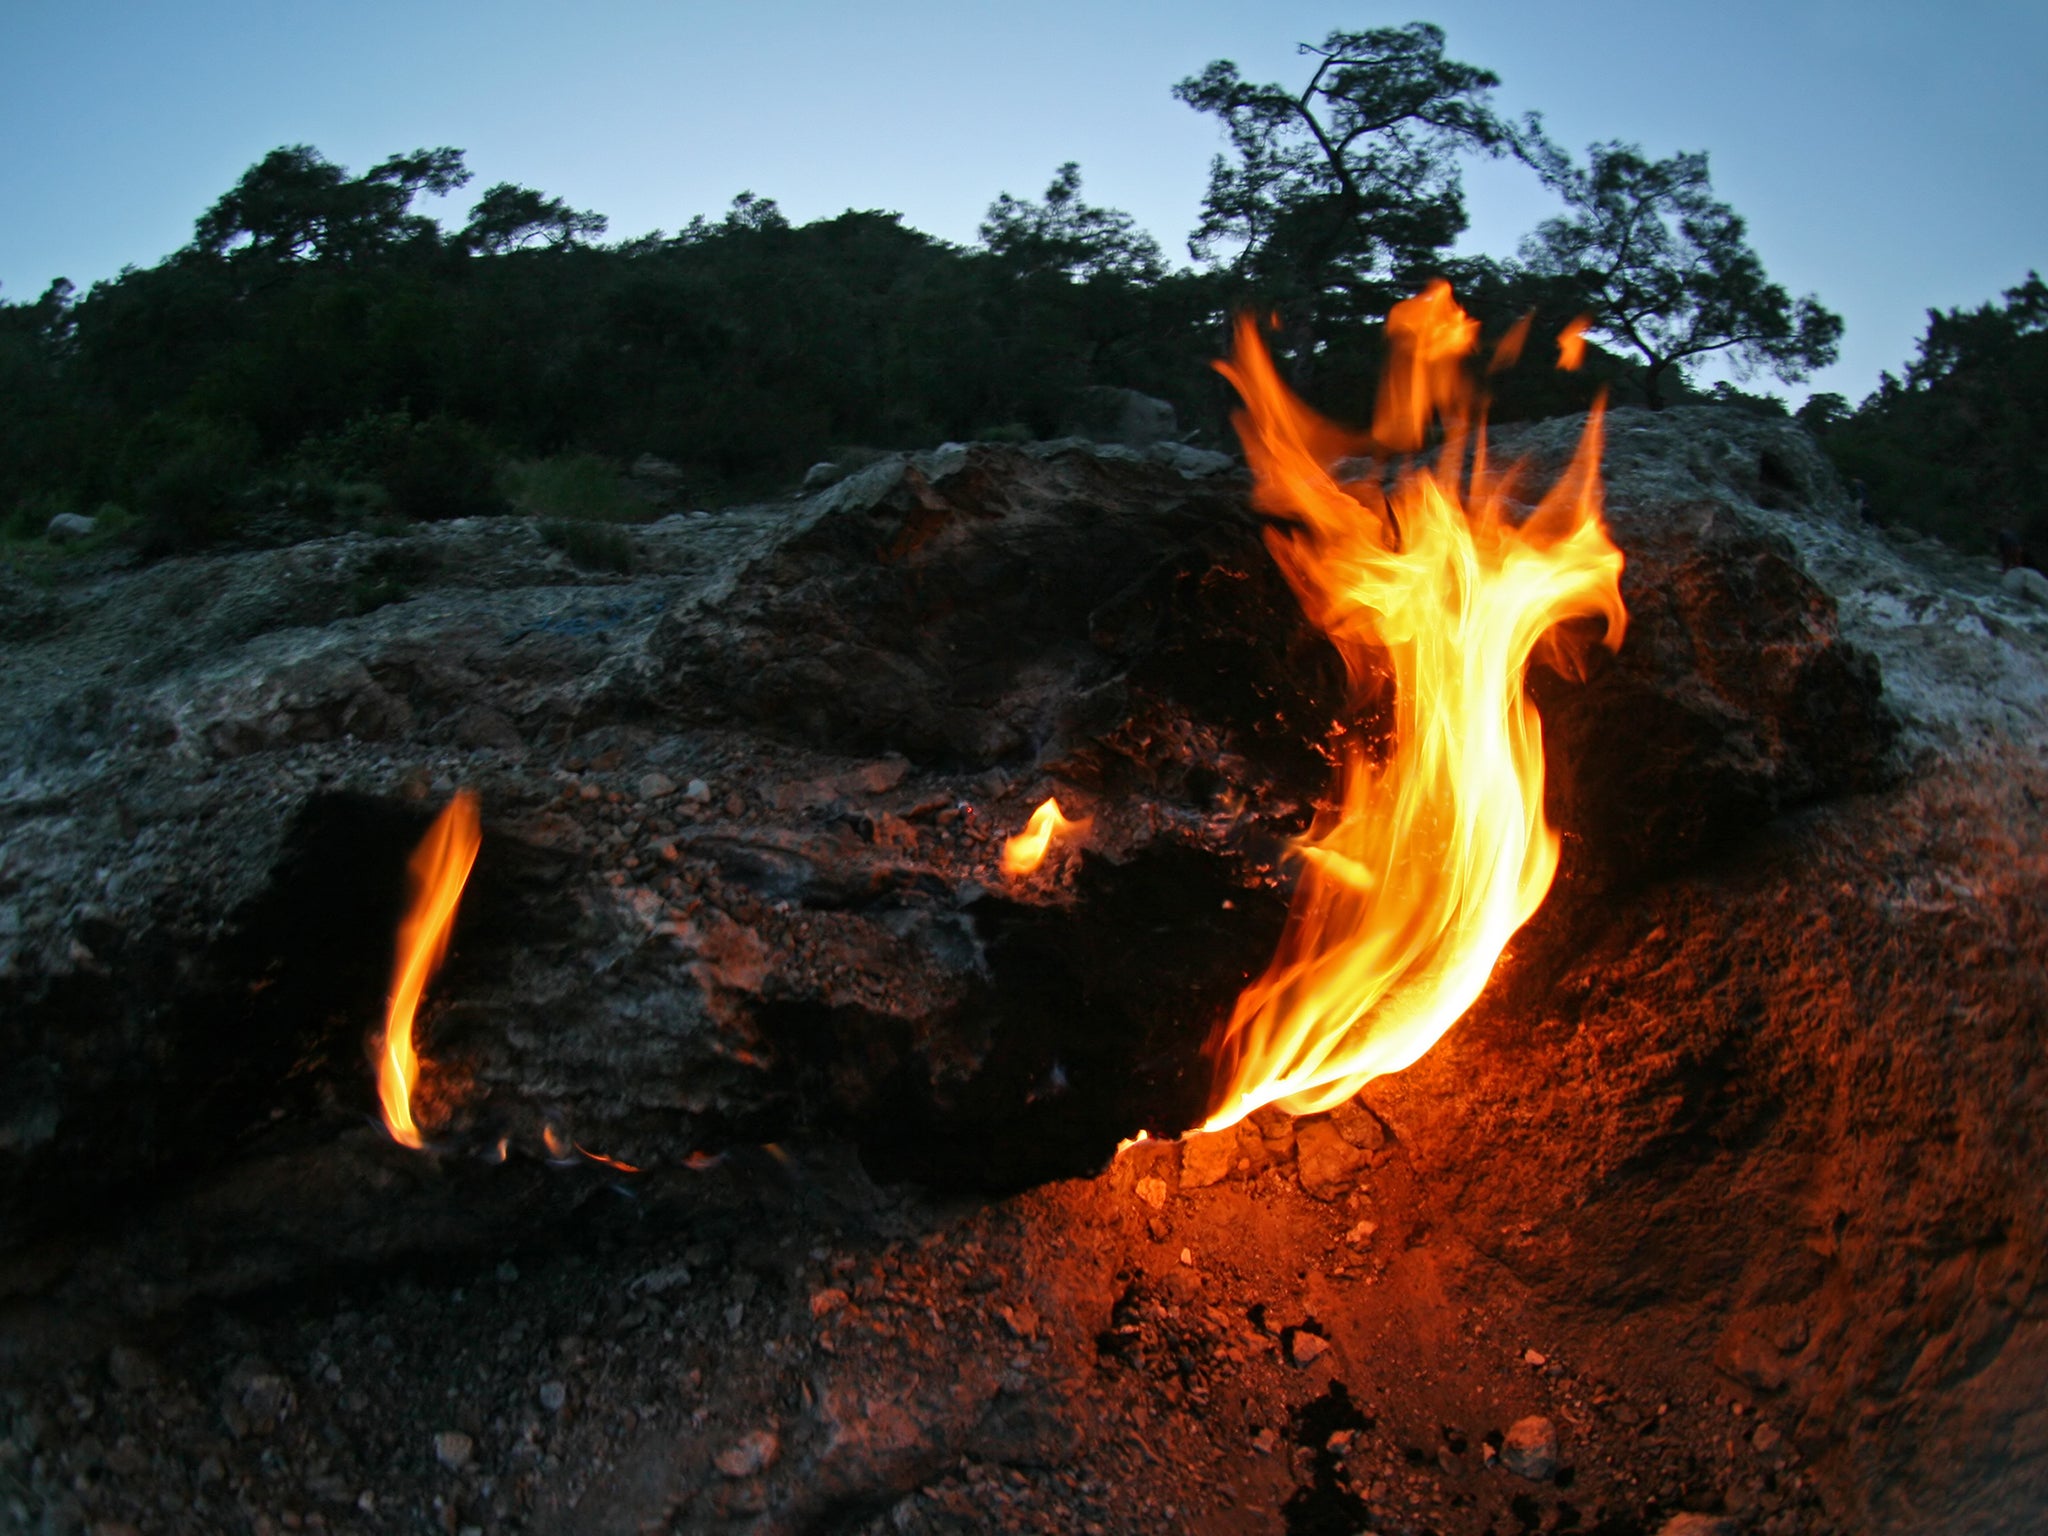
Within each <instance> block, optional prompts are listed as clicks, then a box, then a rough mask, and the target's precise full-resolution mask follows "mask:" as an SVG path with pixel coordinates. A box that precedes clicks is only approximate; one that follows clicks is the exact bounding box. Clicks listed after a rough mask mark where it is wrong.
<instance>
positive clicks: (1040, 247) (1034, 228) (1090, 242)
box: [980, 160, 1166, 283]
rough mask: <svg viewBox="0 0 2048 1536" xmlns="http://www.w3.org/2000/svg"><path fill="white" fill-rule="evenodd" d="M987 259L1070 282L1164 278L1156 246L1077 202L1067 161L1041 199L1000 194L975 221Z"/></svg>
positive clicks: (1114, 211)
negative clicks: (1028, 199) (1099, 279)
mask: <svg viewBox="0 0 2048 1536" xmlns="http://www.w3.org/2000/svg"><path fill="white" fill-rule="evenodd" d="M980 235H981V243H982V245H983V246H984V247H986V248H987V250H988V252H989V254H990V255H992V256H994V257H995V258H996V260H998V261H999V262H1002V263H1003V264H1004V265H1006V266H1008V267H1010V268H1012V269H1013V270H1015V271H1018V272H1021V273H1049V274H1056V275H1058V276H1060V277H1063V278H1067V279H1070V280H1076V281H1085V280H1087V279H1090V278H1105V277H1106V278H1113V279H1118V280H1121V281H1124V282H1133V283H1152V282H1157V281H1158V280H1159V279H1160V278H1161V277H1163V276H1165V275H1166V262H1165V260H1164V259H1163V258H1162V257H1161V255H1160V252H1159V242H1158V241H1157V240H1155V239H1153V238H1152V237H1151V236H1150V235H1148V234H1146V233H1145V231H1143V230H1142V229H1139V228H1138V226H1137V221H1136V220H1134V219H1133V218H1132V217H1131V216H1130V215H1129V214H1128V213H1125V212H1123V211H1122V210H1121V209H1118V208H1098V207H1096V206H1095V205H1094V204H1092V203H1088V202H1084V201H1083V200H1082V198H1081V167H1080V165H1079V164H1078V163H1077V162H1075V161H1072V160H1069V161H1068V162H1067V163H1066V164H1064V165H1062V166H1061V167H1060V168H1059V169H1058V170H1057V171H1055V172H1054V173H1053V178H1052V184H1051V185H1050V186H1048V187H1047V188H1046V189H1045V200H1044V201H1043V202H1038V203H1033V202H1028V201H1026V200H1024V199H1021V198H1015V197H1012V196H1010V194H1009V193H1007V192H1005V193H1003V194H1001V195H1000V196H999V197H997V198H996V200H995V201H994V202H993V203H990V204H989V207H988V214H987V216H986V217H984V218H983V219H982V221H981V229H980Z"/></svg>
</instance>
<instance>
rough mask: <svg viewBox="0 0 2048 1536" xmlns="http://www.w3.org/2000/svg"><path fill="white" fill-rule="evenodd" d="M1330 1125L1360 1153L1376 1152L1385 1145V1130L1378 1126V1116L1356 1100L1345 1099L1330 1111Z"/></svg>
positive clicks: (1383, 1127)
mask: <svg viewBox="0 0 2048 1536" xmlns="http://www.w3.org/2000/svg"><path fill="white" fill-rule="evenodd" d="M1330 1124H1332V1125H1334V1126H1335V1127H1336V1128H1337V1134H1338V1135H1339V1136H1342V1137H1343V1138H1344V1139H1345V1140H1346V1141H1348V1142H1349V1143H1351V1145H1352V1146H1354V1147H1356V1148H1358V1150H1359V1151H1361V1152H1377V1151H1379V1150H1380V1148H1382V1147H1384V1146H1385V1145H1386V1144H1387V1128H1386V1127H1385V1126H1383V1125H1381V1124H1380V1121H1379V1116H1377V1115H1375V1114H1374V1113H1373V1112H1372V1111H1371V1110H1369V1109H1367V1108H1366V1107H1365V1106H1364V1105H1363V1104H1361V1103H1359V1102H1358V1100H1356V1099H1346V1100H1345V1101H1344V1102H1343V1103H1342V1104H1339V1105H1338V1106H1337V1107H1336V1108H1335V1109H1333V1110H1331V1111H1330Z"/></svg>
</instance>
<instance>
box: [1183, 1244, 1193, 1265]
mask: <svg viewBox="0 0 2048 1536" xmlns="http://www.w3.org/2000/svg"><path fill="white" fill-rule="evenodd" d="M1180 1261H1181V1263H1183V1264H1186V1265H1189V1266H1192V1265H1193V1264H1194V1262H1195V1250H1194V1249H1192V1248H1183V1249H1181V1251H1180Z"/></svg>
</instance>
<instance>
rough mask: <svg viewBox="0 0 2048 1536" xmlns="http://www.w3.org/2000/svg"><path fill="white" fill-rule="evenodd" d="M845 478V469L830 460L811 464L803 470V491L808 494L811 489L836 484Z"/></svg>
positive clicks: (816, 489)
mask: <svg viewBox="0 0 2048 1536" xmlns="http://www.w3.org/2000/svg"><path fill="white" fill-rule="evenodd" d="M845 478H846V471H845V470H843V469H841V468H840V467H839V466H838V465H837V464H833V463H830V462H825V463H820V464H813V465H812V466H811V467H810V468H809V469H807V470H805V471H804V480H803V487H802V489H803V493H804V494H805V495H806V496H808V495H810V493H811V492H813V491H822V490H824V489H825V487H827V486H828V485H837V484H838V483H839V482H840V481H841V480H844V479H845Z"/></svg>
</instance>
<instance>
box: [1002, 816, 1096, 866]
mask: <svg viewBox="0 0 2048 1536" xmlns="http://www.w3.org/2000/svg"><path fill="white" fill-rule="evenodd" d="M1087 830H1088V822H1087V820H1086V819H1085V818H1084V819H1083V820H1080V821H1069V820H1067V818H1066V817H1064V816H1062V815H1061V814H1060V803H1059V801H1057V800H1054V799H1048V800H1047V801H1046V802H1045V804H1043V805H1041V806H1040V807H1039V808H1038V809H1037V810H1035V811H1033V812H1032V813H1031V819H1030V820H1029V821H1027V822H1026V823H1025V824H1024V830H1023V831H1022V832H1019V833H1018V834H1017V835H1016V836H1015V837H1013V838H1009V839H1007V840H1006V841H1005V842H1004V843H1003V873H1004V874H1006V875H1028V874H1030V873H1031V872H1032V871H1033V870H1035V869H1037V868H1038V866H1039V865H1041V864H1043V863H1044V862H1045V855H1046V853H1047V851H1048V850H1049V849H1050V848H1051V847H1052V840H1053V839H1054V838H1055V837H1079V836H1081V835H1082V834H1083V833H1085V832H1086V831H1087Z"/></svg>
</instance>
